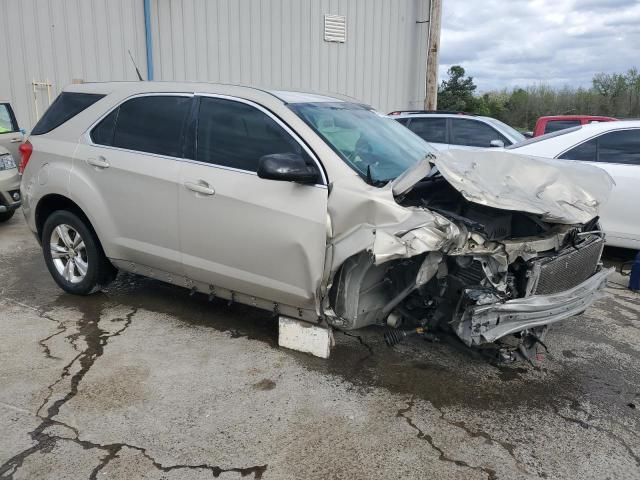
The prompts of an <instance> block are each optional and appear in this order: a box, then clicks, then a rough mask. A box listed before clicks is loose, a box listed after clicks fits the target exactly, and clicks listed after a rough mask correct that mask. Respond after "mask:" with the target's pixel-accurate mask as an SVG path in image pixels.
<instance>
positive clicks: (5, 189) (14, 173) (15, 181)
mask: <svg viewBox="0 0 640 480" xmlns="http://www.w3.org/2000/svg"><path fill="white" fill-rule="evenodd" d="M16 192H17V194H18V200H14V198H13V196H14V194H16ZM21 204H22V194H21V193H20V175H18V170H17V169H11V170H2V171H0V213H4V212H10V211H12V210H15V209H16V208H18V207H19V206H20V205H21Z"/></svg>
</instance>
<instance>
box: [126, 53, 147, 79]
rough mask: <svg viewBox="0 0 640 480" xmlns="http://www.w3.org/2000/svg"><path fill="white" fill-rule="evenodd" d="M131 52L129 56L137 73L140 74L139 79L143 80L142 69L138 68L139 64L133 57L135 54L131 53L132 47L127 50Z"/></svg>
mask: <svg viewBox="0 0 640 480" xmlns="http://www.w3.org/2000/svg"><path fill="white" fill-rule="evenodd" d="M127 51H128V52H129V58H130V59H131V63H133V68H135V69H136V73H137V74H138V80H140V81H141V82H143V81H144V80H143V78H142V75H140V70H138V65H136V61H135V60H134V59H133V55H131V49H129V50H127Z"/></svg>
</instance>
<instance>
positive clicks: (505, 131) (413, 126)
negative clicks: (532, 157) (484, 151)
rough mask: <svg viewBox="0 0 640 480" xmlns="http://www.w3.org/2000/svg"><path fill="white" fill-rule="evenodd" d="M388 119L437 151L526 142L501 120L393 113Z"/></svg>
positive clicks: (460, 114)
mask: <svg viewBox="0 0 640 480" xmlns="http://www.w3.org/2000/svg"><path fill="white" fill-rule="evenodd" d="M389 116H390V117H391V118H393V119H394V120H396V121H397V122H399V123H401V124H402V125H404V126H405V127H407V128H408V129H409V130H411V131H412V132H413V133H415V134H417V135H418V136H419V137H421V138H422V139H423V140H426V141H427V142H429V143H430V144H431V145H432V146H433V147H434V148H436V149H437V150H447V149H449V148H457V149H468V150H475V149H479V148H487V147H505V146H509V145H513V144H515V143H518V142H521V141H523V140H525V136H524V135H522V134H521V133H520V132H518V131H517V130H516V129H515V128H511V127H510V126H509V125H507V124H506V123H503V122H501V121H500V120H496V119H495V118H491V117H481V116H477V115H471V114H468V113H464V112H447V111H433V112H431V111H422V110H415V111H396V112H391V113H390V114H389Z"/></svg>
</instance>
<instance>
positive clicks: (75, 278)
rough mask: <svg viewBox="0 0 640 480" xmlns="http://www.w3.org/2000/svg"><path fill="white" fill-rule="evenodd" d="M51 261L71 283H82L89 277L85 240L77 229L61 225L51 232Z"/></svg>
mask: <svg viewBox="0 0 640 480" xmlns="http://www.w3.org/2000/svg"><path fill="white" fill-rule="evenodd" d="M49 247H50V249H51V259H52V260H53V265H54V266H55V268H56V270H57V272H58V273H59V274H60V275H61V276H62V278H64V279H65V280H66V281H67V282H69V283H80V282H81V281H82V280H84V278H85V276H86V275H87V269H88V268H89V259H88V257H87V248H86V246H85V244H84V240H83V239H82V237H81V236H80V234H79V233H78V231H77V230H76V229H74V228H73V227H71V226H69V225H67V224H60V225H58V226H57V227H56V228H54V229H53V231H52V232H51V239H50V241H49Z"/></svg>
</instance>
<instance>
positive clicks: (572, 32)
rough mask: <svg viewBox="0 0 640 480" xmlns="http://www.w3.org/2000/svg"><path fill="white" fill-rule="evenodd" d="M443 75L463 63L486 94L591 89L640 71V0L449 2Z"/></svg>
mask: <svg viewBox="0 0 640 480" xmlns="http://www.w3.org/2000/svg"><path fill="white" fill-rule="evenodd" d="M442 3H443V12H442V43H441V51H440V79H443V78H445V75H446V71H447V69H448V68H449V67H450V66H451V65H462V66H463V67H464V68H465V70H466V71H467V74H468V75H471V76H472V77H474V81H475V83H476V85H478V91H479V92H483V91H487V90H492V89H501V88H504V87H514V86H526V85H530V84H533V83H545V84H548V85H551V86H563V85H572V86H590V85H591V78H592V77H593V75H594V74H595V73H598V72H607V73H612V72H624V71H626V70H628V69H629V68H631V67H633V66H636V67H638V69H640V0H482V1H477V0H476V1H473V2H472V1H469V0H443V2H442Z"/></svg>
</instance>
